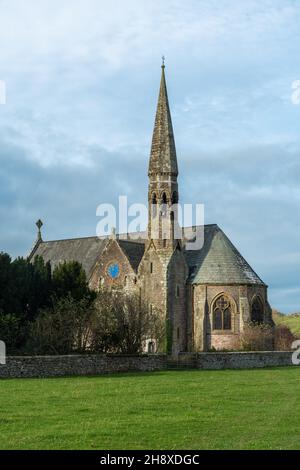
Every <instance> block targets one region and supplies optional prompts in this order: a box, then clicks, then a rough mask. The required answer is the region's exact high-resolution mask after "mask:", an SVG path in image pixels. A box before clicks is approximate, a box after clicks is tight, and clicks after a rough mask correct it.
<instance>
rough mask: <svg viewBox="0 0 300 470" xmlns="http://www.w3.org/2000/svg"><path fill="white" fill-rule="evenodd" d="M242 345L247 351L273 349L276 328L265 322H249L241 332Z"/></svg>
mask: <svg viewBox="0 0 300 470" xmlns="http://www.w3.org/2000/svg"><path fill="white" fill-rule="evenodd" d="M241 346H242V348H243V349H244V350H245V351H272V350H273V349H274V329H273V327H272V326H270V325H267V324H265V323H260V324H258V323H253V322H249V323H247V324H246V325H245V326H244V330H243V332H242V334H241Z"/></svg>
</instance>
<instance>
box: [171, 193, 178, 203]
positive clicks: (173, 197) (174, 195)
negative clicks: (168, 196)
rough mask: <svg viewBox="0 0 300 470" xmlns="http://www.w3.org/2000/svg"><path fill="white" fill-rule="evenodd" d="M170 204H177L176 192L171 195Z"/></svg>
mask: <svg viewBox="0 0 300 470" xmlns="http://www.w3.org/2000/svg"><path fill="white" fill-rule="evenodd" d="M172 204H178V193H177V192H176V191H174V193H173V194H172Z"/></svg>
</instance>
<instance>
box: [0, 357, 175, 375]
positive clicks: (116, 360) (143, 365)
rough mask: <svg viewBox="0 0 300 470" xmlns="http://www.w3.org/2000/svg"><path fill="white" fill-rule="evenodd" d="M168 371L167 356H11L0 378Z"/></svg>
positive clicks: (0, 371)
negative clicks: (166, 369)
mask: <svg viewBox="0 0 300 470" xmlns="http://www.w3.org/2000/svg"><path fill="white" fill-rule="evenodd" d="M165 368H166V356H165V355H142V356H123V355H122V356H121V355H105V354H103V355H74V356H22V357H21V356H20V357H18V356H9V357H7V358H6V364H5V365H0V378H22V377H24V378H25V377H26V378H34V377H65V376H71V375H76V376H79V375H102V374H110V373H115V372H129V371H139V372H150V371H155V370H163V369H165Z"/></svg>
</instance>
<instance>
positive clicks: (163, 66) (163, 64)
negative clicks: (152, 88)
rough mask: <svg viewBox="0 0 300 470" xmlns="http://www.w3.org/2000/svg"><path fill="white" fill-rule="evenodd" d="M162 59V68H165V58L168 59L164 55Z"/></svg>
mask: <svg viewBox="0 0 300 470" xmlns="http://www.w3.org/2000/svg"><path fill="white" fill-rule="evenodd" d="M161 60H162V64H161V68H162V69H164V68H165V60H166V58H165V56H164V55H163V56H162V58H161Z"/></svg>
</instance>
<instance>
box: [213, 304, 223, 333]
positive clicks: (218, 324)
mask: <svg viewBox="0 0 300 470" xmlns="http://www.w3.org/2000/svg"><path fill="white" fill-rule="evenodd" d="M213 323H214V330H222V310H220V309H219V308H217V309H216V310H215V311H214V318H213Z"/></svg>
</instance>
